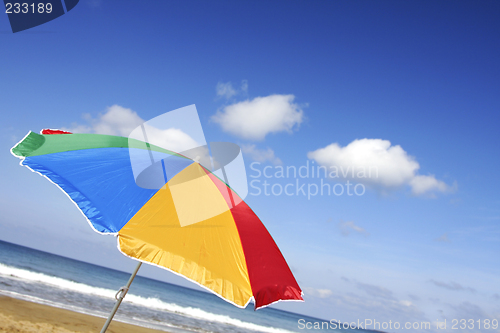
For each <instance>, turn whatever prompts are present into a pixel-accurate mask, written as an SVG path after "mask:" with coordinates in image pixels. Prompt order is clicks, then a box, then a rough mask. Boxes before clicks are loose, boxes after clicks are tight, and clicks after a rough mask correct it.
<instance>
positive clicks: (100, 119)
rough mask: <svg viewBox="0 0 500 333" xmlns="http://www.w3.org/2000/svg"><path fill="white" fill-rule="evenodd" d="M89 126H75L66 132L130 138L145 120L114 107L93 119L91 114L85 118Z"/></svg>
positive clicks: (133, 113)
mask: <svg viewBox="0 0 500 333" xmlns="http://www.w3.org/2000/svg"><path fill="white" fill-rule="evenodd" d="M83 118H84V119H85V120H86V121H87V122H88V123H89V124H88V125H79V124H73V126H72V127H71V128H65V129H64V130H66V131H69V132H73V133H96V134H107V135H118V136H128V135H129V134H130V132H132V130H134V129H135V128H136V127H137V126H140V125H141V124H142V123H144V120H143V119H141V117H139V116H138V115H137V113H136V112H135V111H132V110H131V109H127V108H124V107H122V106H119V105H113V106H110V107H108V108H107V109H106V112H104V113H103V114H100V115H99V116H97V118H92V117H91V116H90V114H84V117H83Z"/></svg>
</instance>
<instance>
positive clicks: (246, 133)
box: [212, 95, 304, 140]
mask: <svg viewBox="0 0 500 333" xmlns="http://www.w3.org/2000/svg"><path fill="white" fill-rule="evenodd" d="M294 99H295V96H294V95H270V96H266V97H256V98H254V99H253V100H246V101H243V102H238V103H235V104H231V105H228V106H225V107H224V108H222V110H219V111H217V113H216V114H215V115H213V116H212V121H214V122H215V123H217V124H219V125H220V126H221V127H222V129H223V130H224V131H225V132H228V133H231V134H233V135H236V136H239V137H241V138H244V139H248V140H263V139H264V138H265V137H266V135H268V134H270V133H278V132H289V133H291V132H292V131H293V129H294V128H295V127H298V126H299V125H300V123H302V121H303V118H304V112H303V111H302V109H301V108H300V106H299V105H298V104H295V103H293V100H294Z"/></svg>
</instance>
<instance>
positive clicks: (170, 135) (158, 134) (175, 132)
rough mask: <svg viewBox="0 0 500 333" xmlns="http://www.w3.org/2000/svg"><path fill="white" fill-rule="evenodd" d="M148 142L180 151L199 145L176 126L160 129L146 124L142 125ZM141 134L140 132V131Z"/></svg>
mask: <svg viewBox="0 0 500 333" xmlns="http://www.w3.org/2000/svg"><path fill="white" fill-rule="evenodd" d="M144 128H145V130H146V133H147V136H148V141H149V143H151V144H153V145H156V146H158V147H163V148H166V149H168V150H171V151H174V152H177V153H181V152H183V151H185V150H188V149H192V148H193V147H197V146H199V144H198V143H197V142H196V141H195V140H194V139H193V138H192V137H190V136H189V135H188V134H186V133H184V132H183V131H182V130H180V129H178V128H168V129H165V130H161V129H158V128H155V127H152V126H149V125H147V124H145V125H144ZM141 134H142V133H141Z"/></svg>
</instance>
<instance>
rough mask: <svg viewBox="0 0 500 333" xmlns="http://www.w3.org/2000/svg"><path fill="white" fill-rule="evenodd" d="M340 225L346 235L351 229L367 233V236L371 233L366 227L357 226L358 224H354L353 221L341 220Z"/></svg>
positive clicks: (341, 230) (363, 233)
mask: <svg viewBox="0 0 500 333" xmlns="http://www.w3.org/2000/svg"><path fill="white" fill-rule="evenodd" d="M338 226H339V229H340V232H341V233H342V235H344V236H348V235H349V234H350V233H351V231H354V232H357V233H359V234H362V235H365V236H368V235H369V233H368V232H367V231H366V230H365V229H364V228H361V227H360V226H357V225H356V224H354V222H353V221H340V223H339V224H338Z"/></svg>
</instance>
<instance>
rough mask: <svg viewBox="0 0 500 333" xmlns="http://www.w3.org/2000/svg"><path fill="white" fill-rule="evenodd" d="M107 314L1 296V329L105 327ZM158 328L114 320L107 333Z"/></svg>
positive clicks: (44, 332) (68, 332) (42, 332)
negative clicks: (96, 314) (83, 312)
mask: <svg viewBox="0 0 500 333" xmlns="http://www.w3.org/2000/svg"><path fill="white" fill-rule="evenodd" d="M105 321H106V319H105V318H99V317H94V316H91V315H86V314H81V313H78V312H73V311H69V310H64V309H59V308H55V307H52V306H48V305H41V304H37V303H32V302H27V301H23V300H19V299H15V298H11V297H6V296H0V332H8V333H14V332H15V333H49V332H50V333H75V332H78V333H80V332H84V333H89V332H92V333H94V332H97V333H99V332H100V331H101V328H102V326H103V325H104V322H105ZM159 332H163V331H158V330H154V329H149V328H144V327H140V326H135V325H129V324H124V323H120V322H116V321H113V322H111V325H110V326H109V328H108V330H107V331H106V333H159Z"/></svg>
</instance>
